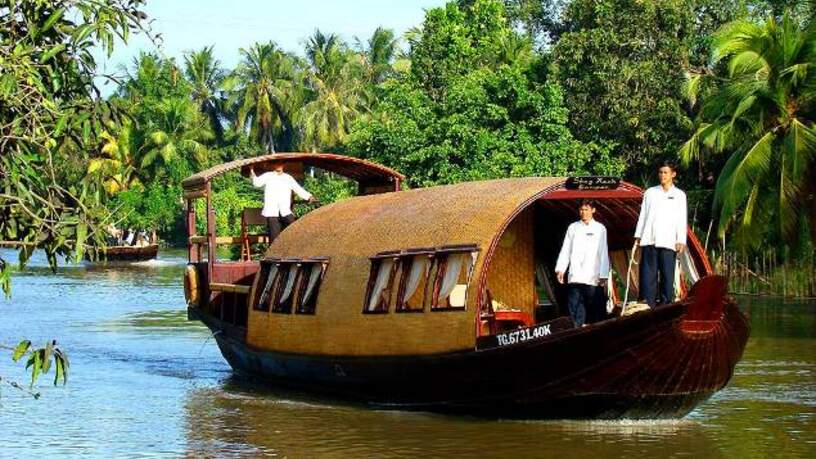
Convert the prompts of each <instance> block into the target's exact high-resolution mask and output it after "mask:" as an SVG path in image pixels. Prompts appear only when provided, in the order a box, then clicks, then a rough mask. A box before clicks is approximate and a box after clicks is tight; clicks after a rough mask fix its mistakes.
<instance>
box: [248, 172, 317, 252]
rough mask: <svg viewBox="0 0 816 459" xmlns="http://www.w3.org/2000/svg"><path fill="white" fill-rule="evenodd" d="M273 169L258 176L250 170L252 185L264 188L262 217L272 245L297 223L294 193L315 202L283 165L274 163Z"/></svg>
mask: <svg viewBox="0 0 816 459" xmlns="http://www.w3.org/2000/svg"><path fill="white" fill-rule="evenodd" d="M272 169H273V170H272V172H265V173H263V174H261V175H257V176H256V175H255V169H254V168H252V167H250V168H249V174H250V177H252V184H253V185H255V186H256V187H258V188H260V187H263V188H264V206H263V209H262V210H261V215H263V216H264V217H266V226H267V230H268V231H269V243H270V244H271V243H272V241H274V240H275V238H276V237H278V234H280V232H281V231H283V230H284V229H286V227H287V226H289V225H291V224H292V222H294V221H295V216H294V215H292V192H294V193H295V194H296V195H298V196H299V197H300V198H301V199H303V200H308V201H309V202H314V201H315V198H314V196H312V195H311V193H309V192H308V191H306V190H304V189H303V187H301V186H300V185H299V184H298V182H297V181H295V179H294V178H293V177H292V176H291V175H289V174H287V173H286V172H284V171H283V163H273V165H272Z"/></svg>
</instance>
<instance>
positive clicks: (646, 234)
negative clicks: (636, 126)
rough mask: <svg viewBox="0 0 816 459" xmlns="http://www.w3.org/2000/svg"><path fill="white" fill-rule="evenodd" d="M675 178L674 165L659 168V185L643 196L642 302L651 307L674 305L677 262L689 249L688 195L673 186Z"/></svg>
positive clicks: (638, 233) (638, 240)
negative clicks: (687, 248)
mask: <svg viewBox="0 0 816 459" xmlns="http://www.w3.org/2000/svg"><path fill="white" fill-rule="evenodd" d="M676 176H677V171H676V170H675V167H674V165H673V164H672V163H670V162H668V161H665V162H663V163H661V164H660V167H659V168H658V170H657V177H658V179H659V180H660V185H657V186H653V187H651V188H649V189H648V190H646V192H645V193H643V203H642V204H641V206H640V216H639V217H638V222H637V228H636V229H635V245H636V246H640V301H641V302H643V303H647V304H648V305H649V306H650V307H654V306H655V305H656V304H665V303H671V302H673V301H674V267H675V260H676V259H677V255H678V254H681V253H683V250H685V248H686V231H687V226H688V221H687V218H688V217H687V209H686V194H685V193H683V191H681V190H680V189H679V188H677V187H676V186H674V178H675V177H676ZM658 274H659V277H658Z"/></svg>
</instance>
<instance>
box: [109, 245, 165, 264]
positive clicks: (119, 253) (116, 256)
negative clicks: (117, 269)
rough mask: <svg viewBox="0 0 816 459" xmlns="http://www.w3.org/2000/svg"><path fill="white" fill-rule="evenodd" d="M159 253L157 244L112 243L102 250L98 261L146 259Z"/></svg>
mask: <svg viewBox="0 0 816 459" xmlns="http://www.w3.org/2000/svg"><path fill="white" fill-rule="evenodd" d="M158 253H159V245H158V244H150V245H145V246H140V247H137V246H130V245H113V246H108V247H106V248H105V250H104V251H103V256H102V257H101V258H100V260H99V261H147V260H152V259H154V258H156V255H158Z"/></svg>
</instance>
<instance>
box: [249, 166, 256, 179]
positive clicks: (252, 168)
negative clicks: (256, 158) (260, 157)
mask: <svg viewBox="0 0 816 459" xmlns="http://www.w3.org/2000/svg"><path fill="white" fill-rule="evenodd" d="M249 176H250V177H255V168H254V167H253V166H249Z"/></svg>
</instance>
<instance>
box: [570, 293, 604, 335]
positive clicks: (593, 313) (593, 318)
mask: <svg viewBox="0 0 816 459" xmlns="http://www.w3.org/2000/svg"><path fill="white" fill-rule="evenodd" d="M567 308H568V309H569V312H570V317H572V321H573V322H574V323H575V326H576V327H580V326H581V325H583V324H585V323H588V324H592V323H595V322H600V321H602V320H604V319H605V318H606V295H605V294H604V289H602V288H600V287H596V286H594V285H586V284H569V293H568V296H567Z"/></svg>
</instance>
